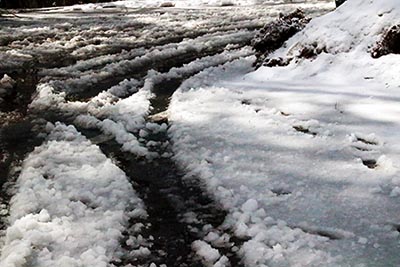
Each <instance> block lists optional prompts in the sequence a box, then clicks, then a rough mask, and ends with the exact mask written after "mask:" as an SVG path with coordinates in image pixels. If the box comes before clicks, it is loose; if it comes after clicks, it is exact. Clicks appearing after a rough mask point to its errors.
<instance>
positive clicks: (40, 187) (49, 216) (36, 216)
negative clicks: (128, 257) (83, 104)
mask: <svg viewBox="0 0 400 267" xmlns="http://www.w3.org/2000/svg"><path fill="white" fill-rule="evenodd" d="M47 127H48V128H49V129H52V131H51V133H50V135H49V140H48V141H47V142H46V143H45V144H43V145H42V146H40V147H37V148H36V149H35V151H34V152H32V153H31V154H30V155H29V156H28V158H27V159H26V160H25V161H24V163H23V167H22V173H21V175H20V176H19V178H18V181H17V185H16V194H15V195H14V197H13V198H12V200H11V203H10V205H11V208H10V218H9V220H10V227H9V228H8V229H7V232H6V237H5V245H4V247H3V248H2V253H1V263H0V265H1V266H3V267H17V266H93V265H94V266H109V264H110V262H111V260H112V259H113V256H115V253H116V252H118V250H119V249H120V245H119V241H120V238H121V237H122V232H123V231H124V230H125V228H126V226H127V224H128V219H130V218H133V219H135V218H136V219H137V218H140V217H145V216H146V212H145V210H144V207H143V203H142V201H141V200H140V199H139V198H138V197H137V196H136V194H135V192H134V191H133V189H132V186H131V184H130V183H129V181H128V180H127V177H126V176H125V174H124V173H123V172H122V171H121V170H120V169H119V168H118V167H117V166H116V165H115V164H114V163H113V162H112V161H111V160H110V159H108V158H106V156H105V155H104V154H103V153H102V152H101V151H100V149H99V148H98V147H97V146H94V145H92V144H91V143H90V142H89V141H88V140H86V138H85V137H83V136H82V135H80V134H79V133H78V132H77V131H76V130H75V129H74V127H72V126H65V125H62V124H56V125H55V126H54V125H50V124H49V125H48V126H47Z"/></svg>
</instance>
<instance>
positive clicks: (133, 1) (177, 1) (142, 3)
mask: <svg viewBox="0 0 400 267" xmlns="http://www.w3.org/2000/svg"><path fill="white" fill-rule="evenodd" d="M286 3H287V2H286V1H280V0H278V1H276V0H195V1H188V0H127V1H116V2H113V3H112V4H109V3H108V4H103V5H94V4H86V5H75V6H72V7H65V8H64V9H65V10H82V11H84V12H93V11H99V10H103V9H104V7H106V6H110V7H115V8H119V9H127V8H157V7H167V8H173V7H175V8H205V7H228V8H229V7H231V6H252V5H268V4H273V5H279V4H286ZM315 4H321V1H318V0H309V1H307V2H306V3H303V5H315ZM329 5H331V4H329Z"/></svg>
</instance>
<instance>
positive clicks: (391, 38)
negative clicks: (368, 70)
mask: <svg viewBox="0 0 400 267" xmlns="http://www.w3.org/2000/svg"><path fill="white" fill-rule="evenodd" d="M388 54H400V25H394V26H392V27H391V28H390V29H389V30H387V31H386V32H385V33H384V34H383V37H382V39H381V40H380V41H379V42H378V43H377V44H376V45H375V47H374V48H373V49H372V50H371V56H372V57H373V58H379V57H381V56H385V55H388Z"/></svg>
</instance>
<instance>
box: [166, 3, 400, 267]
mask: <svg viewBox="0 0 400 267" xmlns="http://www.w3.org/2000/svg"><path fill="white" fill-rule="evenodd" d="M354 10H357V12H354ZM399 18H400V5H399V3H398V1H394V0H384V1H382V0H372V1H362V0H348V1H347V2H345V3H344V4H343V5H341V6H340V8H338V9H337V10H335V11H334V12H331V13H330V14H327V15H325V16H322V17H320V18H317V19H313V20H312V21H311V22H310V23H309V24H308V25H307V26H306V27H305V29H304V30H303V31H301V32H299V33H298V34H296V35H295V36H293V37H292V38H291V39H289V40H288V41H287V42H286V44H285V45H284V46H283V47H282V48H281V49H278V50H277V51H276V52H274V53H273V54H272V56H273V57H274V58H282V59H289V62H290V63H289V62H288V63H289V64H288V65H287V66H285V67H272V68H271V67H261V68H259V69H258V70H257V71H254V72H251V73H249V74H246V72H249V71H250V70H251V64H252V61H251V60H252V58H248V59H243V60H238V61H235V62H232V63H228V64H225V65H224V66H221V67H218V68H211V69H207V70H205V71H203V72H202V73H200V74H198V75H196V76H195V77H192V78H191V79H189V80H187V81H186V82H185V83H183V85H182V86H181V88H180V90H178V91H177V92H176V93H175V94H174V95H173V99H172V103H171V105H170V109H169V113H170V121H171V123H172V126H171V127H170V130H169V131H170V135H171V136H172V139H173V143H174V147H173V148H174V152H175V159H176V160H177V161H178V162H179V164H180V166H181V167H182V168H185V170H186V171H187V173H188V174H187V176H186V177H187V179H190V178H191V177H199V178H200V179H202V180H203V181H204V182H205V183H206V184H207V186H208V189H209V190H210V192H212V193H213V194H214V196H215V198H216V199H217V200H219V202H220V203H221V204H222V205H223V206H224V207H225V208H226V209H227V210H229V215H228V217H227V218H226V222H225V224H226V225H228V226H230V227H231V229H232V230H233V231H234V233H235V236H236V237H239V238H241V239H243V240H248V241H244V244H243V246H241V248H240V250H239V254H240V255H241V256H243V259H244V263H245V265H246V266H251V267H254V266H272V267H274V266H279V267H282V266H397V265H398V264H399V262H400V257H399V254H398V250H399V249H400V245H399V242H398V236H399V231H398V224H397V223H396V222H398V221H399V220H400V215H399V214H398V213H395V212H393V211H394V210H398V209H399V208H400V205H399V201H398V197H399V196H400V194H399V192H400V190H399V188H400V179H399V167H400V143H399V141H398V136H397V134H396V133H397V132H398V131H399V130H400V119H399V118H400V109H399V107H398V104H397V102H398V99H400V92H399V86H400V76H399V75H398V73H399V71H400V67H399V64H398V62H399V59H400V55H395V54H388V55H385V56H381V57H380V58H377V59H374V58H373V57H372V56H371V49H372V48H373V47H374V46H375V45H376V44H377V43H378V42H379V41H380V40H382V38H383V35H384V34H385V33H386V32H387V30H389V29H390V28H391V27H392V26H394V25H397V24H399ZM305 50H307V52H309V53H306V54H307V55H310V56H307V57H304V56H302V55H304V54H305V53H304V51H305Z"/></svg>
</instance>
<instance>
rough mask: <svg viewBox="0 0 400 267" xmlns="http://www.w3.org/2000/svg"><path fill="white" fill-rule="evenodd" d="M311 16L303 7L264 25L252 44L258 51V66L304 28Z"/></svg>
mask: <svg viewBox="0 0 400 267" xmlns="http://www.w3.org/2000/svg"><path fill="white" fill-rule="evenodd" d="M309 21H310V18H307V17H306V16H305V14H304V12H303V11H302V10H301V9H297V10H296V11H294V12H292V13H290V14H287V15H283V14H281V15H280V16H279V18H278V19H277V20H275V21H272V22H270V23H268V24H266V25H265V26H264V28H263V29H261V30H260V32H259V34H258V35H257V36H256V37H255V39H254V40H253V42H252V45H253V47H254V49H255V50H256V53H257V61H256V66H261V65H262V64H263V62H264V61H266V59H267V56H268V55H269V54H270V53H272V52H273V51H275V50H276V49H278V48H280V47H281V46H282V45H283V44H284V43H285V42H286V41H287V40H288V39H289V38H290V37H292V36H293V35H295V34H296V33H298V32H299V31H301V30H302V29H304V27H305V26H306V25H307V23H308V22H309Z"/></svg>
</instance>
